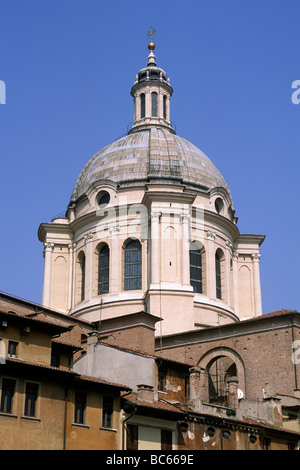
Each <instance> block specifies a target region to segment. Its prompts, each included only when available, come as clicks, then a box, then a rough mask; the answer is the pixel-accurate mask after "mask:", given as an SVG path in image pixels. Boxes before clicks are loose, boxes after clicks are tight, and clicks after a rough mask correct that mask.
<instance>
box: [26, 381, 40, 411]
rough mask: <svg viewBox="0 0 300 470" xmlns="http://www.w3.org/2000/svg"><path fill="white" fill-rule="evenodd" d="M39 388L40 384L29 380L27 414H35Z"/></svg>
mask: <svg viewBox="0 0 300 470" xmlns="http://www.w3.org/2000/svg"><path fill="white" fill-rule="evenodd" d="M38 389H39V386H38V384H34V383H30V382H27V384H26V392H25V410H24V415H25V416H32V417H33V416H35V412H36V400H37V396H38Z"/></svg>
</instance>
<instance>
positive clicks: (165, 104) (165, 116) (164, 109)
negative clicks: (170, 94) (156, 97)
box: [163, 95, 167, 119]
mask: <svg viewBox="0 0 300 470" xmlns="http://www.w3.org/2000/svg"><path fill="white" fill-rule="evenodd" d="M163 113H164V119H167V97H166V95H164V98H163Z"/></svg>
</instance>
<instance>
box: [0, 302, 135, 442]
mask: <svg viewBox="0 0 300 470" xmlns="http://www.w3.org/2000/svg"><path fill="white" fill-rule="evenodd" d="M1 304H2V307H3V306H4V305H5V304H6V305H7V304H8V303H7V302H6V299H4V300H3V299H2V302H1ZM13 304H14V305H13ZM9 305H10V308H12V307H13V309H14V312H13V311H11V310H10V313H9V312H4V311H3V310H5V308H2V309H1V310H0V388H1V396H0V423H1V424H0V448H1V450H72V449H79V448H80V449H119V448H120V439H121V423H120V412H121V410H120V393H121V391H129V390H130V389H129V387H126V386H122V385H118V384H113V383H109V382H105V381H102V380H100V379H97V378H95V377H88V376H87V375H79V374H77V373H76V372H74V370H73V354H74V352H75V351H78V350H80V349H81V348H80V346H77V345H76V344H72V343H70V342H68V341H66V340H65V339H63V336H62V337H61V335H64V334H68V332H69V329H70V328H69V327H68V326H66V324H63V323H62V322H58V321H54V320H50V319H45V318H41V316H39V318H37V315H38V314H37V313H34V314H32V312H31V307H32V305H30V306H29V307H28V305H27V304H26V303H25V302H24V303H22V302H21V301H19V300H16V301H15V303H14V302H13V299H12V298H11V299H9ZM19 307H20V308H19ZM35 310H36V311H40V309H38V306H36V309H35ZM21 312H22V313H21ZM44 313H45V314H47V312H44ZM108 402H109V404H110V405H109V406H110V409H108V408H105V406H106V403H108Z"/></svg>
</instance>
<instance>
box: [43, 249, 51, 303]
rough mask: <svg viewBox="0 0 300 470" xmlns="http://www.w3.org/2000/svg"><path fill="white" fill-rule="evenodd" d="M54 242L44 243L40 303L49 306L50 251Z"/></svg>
mask: <svg viewBox="0 0 300 470" xmlns="http://www.w3.org/2000/svg"><path fill="white" fill-rule="evenodd" d="M53 248H54V243H44V259H45V261H44V284H43V298H42V304H43V305H45V307H50V294H51V270H52V266H51V264H52V251H53Z"/></svg>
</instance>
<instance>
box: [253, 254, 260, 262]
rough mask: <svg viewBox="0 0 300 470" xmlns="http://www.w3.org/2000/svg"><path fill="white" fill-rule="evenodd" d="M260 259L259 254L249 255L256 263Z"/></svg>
mask: <svg viewBox="0 0 300 470" xmlns="http://www.w3.org/2000/svg"><path fill="white" fill-rule="evenodd" d="M260 257H261V254H260V253H252V255H251V258H252V261H257V262H258V261H259V260H260Z"/></svg>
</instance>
